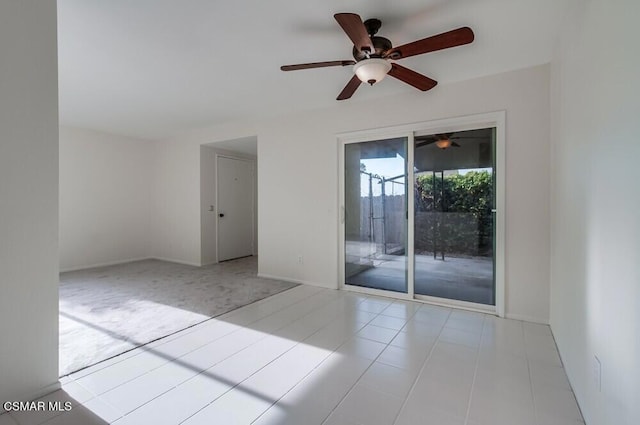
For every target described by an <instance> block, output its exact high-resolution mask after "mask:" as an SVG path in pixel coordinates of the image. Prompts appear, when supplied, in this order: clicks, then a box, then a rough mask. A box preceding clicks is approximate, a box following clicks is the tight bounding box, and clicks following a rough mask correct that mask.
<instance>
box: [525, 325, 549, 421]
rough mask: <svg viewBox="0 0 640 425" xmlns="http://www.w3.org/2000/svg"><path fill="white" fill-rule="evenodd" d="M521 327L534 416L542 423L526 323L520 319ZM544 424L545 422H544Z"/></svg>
mask: <svg viewBox="0 0 640 425" xmlns="http://www.w3.org/2000/svg"><path fill="white" fill-rule="evenodd" d="M520 327H521V328H522V344H523V345H524V358H525V359H526V361H527V375H528V376H529V390H530V391H531V401H532V403H533V417H534V420H535V423H536V424H538V423H540V418H539V417H538V407H537V402H536V395H535V390H534V389H533V379H532V378H533V376H532V375H531V362H530V361H529V352H528V350H527V338H526V336H525V330H524V323H523V322H522V321H520ZM543 425H544V424H543Z"/></svg>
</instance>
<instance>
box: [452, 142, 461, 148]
mask: <svg viewBox="0 0 640 425" xmlns="http://www.w3.org/2000/svg"><path fill="white" fill-rule="evenodd" d="M451 146H453V147H456V148H459V147H460V145H459V144H457V143H456V142H451Z"/></svg>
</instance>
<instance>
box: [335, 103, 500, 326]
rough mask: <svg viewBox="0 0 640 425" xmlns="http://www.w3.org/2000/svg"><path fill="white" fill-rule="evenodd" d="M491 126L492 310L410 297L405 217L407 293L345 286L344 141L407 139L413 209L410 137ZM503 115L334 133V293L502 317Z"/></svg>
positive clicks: (410, 221) (410, 238) (410, 239)
mask: <svg viewBox="0 0 640 425" xmlns="http://www.w3.org/2000/svg"><path fill="white" fill-rule="evenodd" d="M488 127H495V129H496V140H495V158H494V161H495V164H496V165H495V168H496V169H495V170H494V173H495V176H496V194H495V209H496V213H495V214H496V220H495V226H496V227H495V246H496V251H495V253H494V256H495V275H494V280H495V291H496V293H495V300H496V303H495V306H486V305H483V304H476V303H470V302H466V301H458V300H449V299H446V298H437V297H430V296H425V295H417V296H416V295H415V294H414V272H415V270H414V263H415V258H414V248H415V247H414V233H415V230H414V217H413V214H408V218H407V245H408V246H407V256H408V258H407V267H408V269H407V284H408V288H407V293H406V294H405V293H398V292H393V291H387V290H380V289H373V288H365V287H361V286H355V285H349V284H346V283H345V246H344V244H345V229H344V221H345V205H344V203H345V202H344V196H345V191H344V147H345V145H347V144H350V143H360V142H366V141H373V140H382V139H388V138H394V137H406V138H407V186H406V191H407V192H406V193H407V209H408V211H414V207H415V205H414V204H415V199H414V196H413V193H414V186H415V176H414V149H413V145H414V140H413V137H414V133H415V132H422V131H432V132H433V133H449V132H456V131H467V130H476V129H482V128H488ZM505 127H506V112H505V111H496V112H489V113H483V114H474V115H465V116H460V117H453V118H446V119H439V120H431V121H424V122H417V123H411V124H404V125H399V126H392V127H383V128H377V129H370V130H360V131H353V132H345V133H338V134H336V135H335V136H336V139H337V150H338V152H337V154H338V211H339V214H338V219H337V227H338V244H339V246H338V286H339V289H344V290H349V291H354V292H360V293H365V294H371V295H380V296H386V297H392V298H396V299H402V300H411V301H422V302H426V303H430V304H437V305H444V306H447V307H456V308H461V309H467V310H475V311H482V312H490V313H495V314H496V315H498V316H500V317H504V316H505V269H506V264H505V227H506V178H505V171H506V153H505V150H506V149H505V148H506V146H505V145H506V139H505V135H506V128H505Z"/></svg>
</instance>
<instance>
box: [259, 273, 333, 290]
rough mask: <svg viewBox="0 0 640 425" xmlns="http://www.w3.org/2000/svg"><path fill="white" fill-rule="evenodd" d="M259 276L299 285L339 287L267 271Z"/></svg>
mask: <svg viewBox="0 0 640 425" xmlns="http://www.w3.org/2000/svg"><path fill="white" fill-rule="evenodd" d="M258 277H262V278H264V279H273V280H281V281H283V282H290V283H297V284H299V285H309V286H316V287H318V288H325V289H337V288H333V287H331V286H327V285H323V284H321V283H318V282H310V281H306V280H300V279H292V278H290V277H282V276H274V275H270V274H265V273H258Z"/></svg>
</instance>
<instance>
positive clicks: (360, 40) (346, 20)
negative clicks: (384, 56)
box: [333, 13, 375, 53]
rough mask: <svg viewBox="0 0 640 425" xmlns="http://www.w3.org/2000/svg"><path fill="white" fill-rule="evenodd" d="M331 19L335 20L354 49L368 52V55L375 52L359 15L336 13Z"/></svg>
mask: <svg viewBox="0 0 640 425" xmlns="http://www.w3.org/2000/svg"><path fill="white" fill-rule="evenodd" d="M333 17H334V18H336V21H338V24H340V26H341V27H342V30H343V31H344V32H345V33H346V34H347V36H348V37H349V38H350V39H351V41H352V42H353V45H354V46H355V47H356V49H358V50H360V51H363V50H364V51H369V52H370V53H374V52H375V49H374V48H373V43H372V42H371V37H369V33H368V32H367V28H366V27H365V26H364V23H363V22H362V19H361V18H360V16H359V15H356V14H355V13H336V14H335V15H333Z"/></svg>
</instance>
